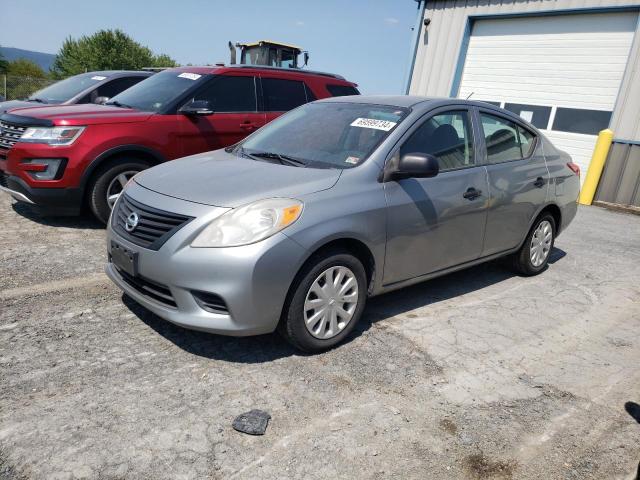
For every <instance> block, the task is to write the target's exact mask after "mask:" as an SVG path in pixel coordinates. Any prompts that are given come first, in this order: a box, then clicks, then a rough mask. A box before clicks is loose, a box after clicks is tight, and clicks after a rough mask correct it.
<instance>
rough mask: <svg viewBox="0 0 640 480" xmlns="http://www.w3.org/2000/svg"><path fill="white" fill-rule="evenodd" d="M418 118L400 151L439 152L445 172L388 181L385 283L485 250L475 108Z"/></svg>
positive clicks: (484, 208) (483, 183) (484, 187)
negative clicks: (475, 140) (474, 122)
mask: <svg viewBox="0 0 640 480" xmlns="http://www.w3.org/2000/svg"><path fill="white" fill-rule="evenodd" d="M418 123H419V125H418V126H417V127H416V128H415V129H414V130H413V131H412V132H411V133H410V134H409V135H410V136H409V137H408V138H407V140H406V141H404V143H402V145H401V147H400V148H399V150H398V151H397V152H396V153H395V154H394V155H399V156H402V155H405V154H410V153H421V154H430V155H434V156H435V157H436V158H437V159H438V163H439V167H440V172H439V173H438V175H437V176H435V177H432V178H407V179H403V180H399V181H390V182H386V183H385V185H384V189H385V195H386V199H387V249H386V259H385V265H384V283H385V284H392V283H395V282H400V281H403V280H407V279H410V278H414V277H418V276H420V275H426V274H429V273H433V272H437V271H439V270H443V269H446V268H448V267H452V266H454V265H459V264H463V263H465V262H470V261H472V260H475V259H477V258H478V257H480V254H481V252H482V240H483V236H484V228H485V221H486V211H487V200H488V197H487V190H488V185H487V176H486V171H485V168H484V166H482V165H481V164H479V162H478V151H479V150H478V148H477V147H476V145H475V144H474V140H473V139H474V135H473V130H474V129H473V125H472V116H471V113H470V111H469V110H468V109H466V108H460V107H458V106H456V107H451V108H445V109H440V110H437V111H435V112H433V113H430V114H428V115H427V117H426V118H425V120H424V121H421V122H418ZM405 138H406V137H405Z"/></svg>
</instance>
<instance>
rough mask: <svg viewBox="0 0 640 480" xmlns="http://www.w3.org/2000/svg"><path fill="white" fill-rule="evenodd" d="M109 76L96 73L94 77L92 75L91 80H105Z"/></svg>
mask: <svg viewBox="0 0 640 480" xmlns="http://www.w3.org/2000/svg"><path fill="white" fill-rule="evenodd" d="M105 78H107V77H103V76H102V75H94V76H93V77H91V80H98V81H100V80H104V79H105Z"/></svg>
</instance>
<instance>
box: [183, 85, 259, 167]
mask: <svg viewBox="0 0 640 480" xmlns="http://www.w3.org/2000/svg"><path fill="white" fill-rule="evenodd" d="M199 100H205V101H207V102H209V108H210V109H211V110H212V112H213V113H211V114H209V115H180V114H178V117H179V118H178V121H179V122H180V142H181V149H182V154H183V156H186V155H192V154H195V153H200V152H206V151H209V150H216V149H218V148H223V147H226V146H229V145H232V144H234V143H237V142H239V141H240V140H242V139H243V138H244V137H246V136H247V135H249V134H250V133H252V132H253V131H255V130H256V129H258V128H260V127H261V126H263V125H264V124H265V115H264V113H263V112H259V111H258V103H257V95H256V78H255V77H254V76H246V75H220V76H216V77H214V78H212V79H211V80H210V81H209V82H207V83H206V84H205V85H203V86H202V87H201V88H200V89H199V90H197V91H196V92H195V93H194V94H193V95H192V96H190V98H189V99H187V100H186V101H185V103H188V102H191V101H199Z"/></svg>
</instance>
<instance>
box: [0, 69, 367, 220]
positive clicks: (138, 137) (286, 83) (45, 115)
mask: <svg viewBox="0 0 640 480" xmlns="http://www.w3.org/2000/svg"><path fill="white" fill-rule="evenodd" d="M356 87H357V85H356V84H355V83H352V82H348V81H346V80H345V79H344V78H342V77H340V76H338V75H332V74H326V73H319V72H312V71H298V70H295V71H294V70H287V69H280V68H269V67H251V66H246V65H238V66H226V67H181V68H174V69H170V70H165V71H163V72H161V73H157V74H156V75H154V76H152V77H150V78H148V79H146V80H144V81H142V82H140V83H138V84H137V85H135V86H133V87H131V88H130V89H128V90H126V91H124V92H123V93H121V94H119V95H117V96H115V97H114V98H113V99H111V101H109V102H108V103H107V104H106V105H69V106H56V107H40V108H29V109H16V110H11V111H10V112H8V113H5V114H3V115H2V116H0V189H1V190H5V191H7V192H9V193H10V194H11V195H12V196H13V197H14V198H15V199H17V200H19V201H21V202H26V203H29V204H33V205H36V206H38V207H41V208H42V209H43V210H44V211H45V213H47V214H55V215H77V214H79V213H80V212H81V210H82V207H83V206H88V207H89V208H90V209H91V211H92V212H93V213H94V214H95V216H96V217H97V218H98V219H100V220H101V221H103V222H106V221H107V219H108V217H109V213H110V211H111V207H112V205H113V204H114V203H115V200H116V199H117V197H118V195H119V193H120V192H121V191H122V187H123V186H124V185H125V184H126V183H127V181H128V180H129V179H130V178H131V177H132V176H133V175H135V174H136V173H137V172H139V171H141V170H144V169H145V168H148V167H150V166H153V165H156V164H158V163H160V162H164V161H167V160H173V159H176V158H180V157H185V156H188V155H193V154H196V153H200V152H205V151H208V150H215V149H218V148H222V147H226V146H228V145H231V144H234V143H236V142H238V141H239V140H241V139H242V138H244V137H245V136H246V135H248V134H249V133H251V132H253V131H254V130H255V129H257V128H260V127H261V126H262V125H264V124H266V123H267V122H269V121H271V120H273V119H274V118H276V117H277V116H278V115H280V114H281V113H283V112H285V111H287V110H290V109H292V108H295V107H297V106H299V105H301V104H303V103H306V102H310V101H312V100H315V99H318V98H324V97H330V96H340V95H351V94H354V95H357V94H358V93H359V92H358V90H357V89H356Z"/></svg>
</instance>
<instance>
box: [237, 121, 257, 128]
mask: <svg viewBox="0 0 640 480" xmlns="http://www.w3.org/2000/svg"><path fill="white" fill-rule="evenodd" d="M256 127H257V125H256V124H255V123H253V122H250V121H248V120H247V121H246V122H242V123H241V124H240V128H242V129H243V130H253V129H254V128H256Z"/></svg>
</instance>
